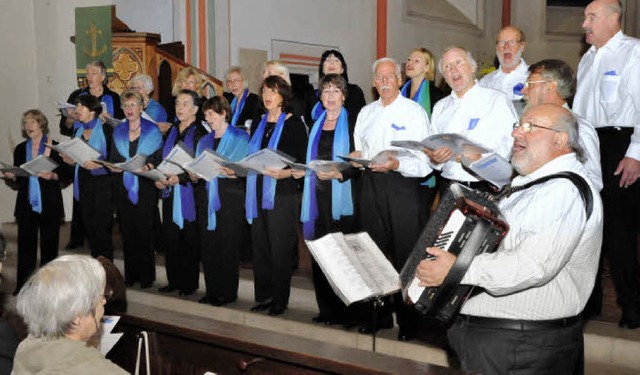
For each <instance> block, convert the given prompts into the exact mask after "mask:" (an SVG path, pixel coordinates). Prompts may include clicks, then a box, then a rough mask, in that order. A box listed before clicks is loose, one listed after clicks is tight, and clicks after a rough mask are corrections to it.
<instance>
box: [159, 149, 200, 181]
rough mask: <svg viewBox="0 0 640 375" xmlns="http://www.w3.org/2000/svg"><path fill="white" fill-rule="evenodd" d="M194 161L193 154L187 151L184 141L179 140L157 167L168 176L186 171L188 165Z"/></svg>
mask: <svg viewBox="0 0 640 375" xmlns="http://www.w3.org/2000/svg"><path fill="white" fill-rule="evenodd" d="M192 162H193V156H191V153H190V152H189V151H187V149H186V148H185V146H184V143H182V142H178V144H176V145H175V146H173V149H171V151H170V152H169V154H167V157H165V158H164V160H163V161H162V163H160V165H158V167H157V169H158V170H160V172H162V173H164V174H165V175H167V176H171V175H178V174H181V173H184V171H185V169H186V166H187V165H189V164H190V163H192Z"/></svg>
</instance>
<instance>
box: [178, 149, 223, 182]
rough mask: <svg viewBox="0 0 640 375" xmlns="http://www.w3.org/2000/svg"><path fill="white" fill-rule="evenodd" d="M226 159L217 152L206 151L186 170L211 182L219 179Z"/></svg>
mask: <svg viewBox="0 0 640 375" xmlns="http://www.w3.org/2000/svg"><path fill="white" fill-rule="evenodd" d="M224 162H225V159H224V158H223V157H222V156H221V155H220V154H218V153H216V152H215V151H211V150H209V149H206V150H204V151H203V152H202V153H201V154H200V156H198V157H197V158H195V159H194V160H193V161H192V162H191V163H189V164H187V165H185V169H186V170H187V171H189V172H191V173H193V174H195V175H196V176H198V177H200V178H202V179H203V180H205V181H207V182H209V181H211V180H213V179H214V178H216V177H218V175H219V174H220V172H221V170H222V166H223V163H224Z"/></svg>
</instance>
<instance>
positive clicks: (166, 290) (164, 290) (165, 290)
mask: <svg viewBox="0 0 640 375" xmlns="http://www.w3.org/2000/svg"><path fill="white" fill-rule="evenodd" d="M177 289H178V288H176V287H174V286H172V285H167V286H163V287H162V288H158V292H160V293H171V292H173V291H174V290H177Z"/></svg>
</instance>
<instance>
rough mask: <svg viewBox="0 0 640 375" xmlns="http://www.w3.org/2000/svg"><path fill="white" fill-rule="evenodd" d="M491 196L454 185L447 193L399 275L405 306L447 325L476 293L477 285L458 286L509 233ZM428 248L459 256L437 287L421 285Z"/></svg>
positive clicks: (430, 256)
mask: <svg viewBox="0 0 640 375" xmlns="http://www.w3.org/2000/svg"><path fill="white" fill-rule="evenodd" d="M491 198H492V196H491V195H489V194H487V193H482V192H479V191H476V190H472V189H469V188H466V187H464V186H461V185H459V184H455V183H454V184H452V185H451V186H450V187H449V188H448V189H447V190H446V191H445V193H444V194H443V196H442V197H441V201H440V204H439V205H438V208H437V209H436V211H435V212H434V213H433V214H432V216H431V218H430V219H429V222H428V223H427V225H426V226H425V228H424V230H423V231H422V233H421V235H420V237H419V238H418V241H417V242H416V244H415V246H414V248H413V251H412V252H411V254H410V256H409V258H408V259H407V261H406V263H405V264H404V267H403V268H402V270H401V272H400V282H401V284H402V296H403V298H404V300H405V302H406V303H408V304H413V305H414V306H415V308H416V309H417V310H418V311H419V312H421V313H423V314H426V315H428V316H431V317H434V318H436V319H437V320H439V321H441V322H443V323H445V324H448V323H450V322H451V320H452V319H453V318H454V317H455V316H456V314H457V313H458V311H459V310H460V307H461V306H462V304H463V303H464V302H465V301H466V300H467V299H468V298H469V296H470V295H471V293H472V292H473V286H470V285H460V281H461V280H462V278H463V277H464V275H465V273H466V272H467V270H468V269H469V266H470V265H471V261H472V260H473V258H475V257H476V256H477V255H479V254H482V253H491V252H494V251H495V250H496V249H497V248H498V245H499V244H500V242H501V241H502V239H503V238H504V236H505V235H506V234H507V232H508V230H509V226H508V225H507V224H506V223H505V222H504V221H503V220H501V219H500V218H499V217H498V215H499V210H498V207H497V206H496V203H495V202H494V201H493V200H492V199H491ZM427 247H440V248H442V249H444V250H446V251H448V252H450V253H452V254H455V255H456V256H457V259H456V261H455V263H454V264H453V266H452V267H451V270H450V271H449V273H448V274H447V276H446V277H445V279H444V281H443V283H442V285H441V286H439V287H420V286H418V283H419V282H420V280H418V278H417V277H416V275H415V274H416V268H417V267H418V264H419V263H420V262H421V261H422V260H423V259H428V258H433V256H432V255H430V254H428V253H427V252H426V251H425V249H426V248H427Z"/></svg>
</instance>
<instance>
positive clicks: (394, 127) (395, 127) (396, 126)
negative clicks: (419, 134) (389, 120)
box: [391, 124, 407, 130]
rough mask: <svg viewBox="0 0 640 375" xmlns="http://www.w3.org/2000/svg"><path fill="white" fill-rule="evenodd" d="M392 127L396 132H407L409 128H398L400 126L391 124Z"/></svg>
mask: <svg viewBox="0 0 640 375" xmlns="http://www.w3.org/2000/svg"><path fill="white" fill-rule="evenodd" d="M391 127H392V128H393V129H394V130H407V128H406V127H405V126H398V125H396V124H391Z"/></svg>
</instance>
